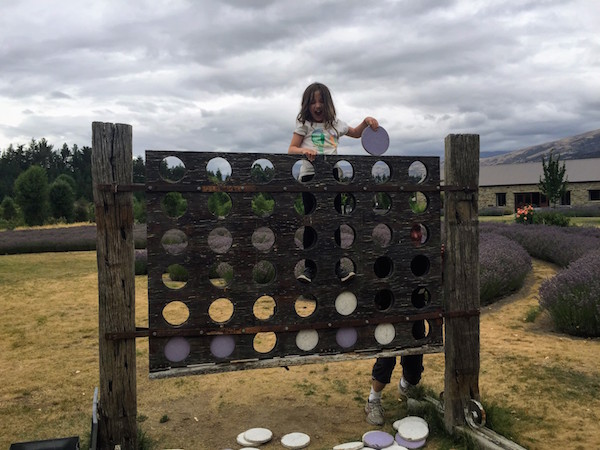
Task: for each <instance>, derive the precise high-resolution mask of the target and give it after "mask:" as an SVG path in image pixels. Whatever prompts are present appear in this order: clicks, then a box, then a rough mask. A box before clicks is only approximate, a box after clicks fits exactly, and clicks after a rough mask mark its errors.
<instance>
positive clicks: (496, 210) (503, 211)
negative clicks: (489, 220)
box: [479, 206, 512, 216]
mask: <svg viewBox="0 0 600 450" xmlns="http://www.w3.org/2000/svg"><path fill="white" fill-rule="evenodd" d="M511 214H512V211H511V210H510V209H508V208H505V207H504V206H487V207H485V208H481V209H480V210H479V215H480V216H510V215H511Z"/></svg>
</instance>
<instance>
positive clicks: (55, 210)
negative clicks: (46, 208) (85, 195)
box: [48, 180, 75, 223]
mask: <svg viewBox="0 0 600 450" xmlns="http://www.w3.org/2000/svg"><path fill="white" fill-rule="evenodd" d="M48 194H49V199H50V209H51V211H52V217H54V218H55V219H59V218H61V217H63V218H64V219H65V222H67V223H71V222H73V219H74V218H75V209H74V207H73V204H74V202H75V194H74V193H73V189H71V186H70V185H69V183H68V182H66V181H64V180H56V181H55V182H54V183H52V185H51V186H50V190H49V193H48Z"/></svg>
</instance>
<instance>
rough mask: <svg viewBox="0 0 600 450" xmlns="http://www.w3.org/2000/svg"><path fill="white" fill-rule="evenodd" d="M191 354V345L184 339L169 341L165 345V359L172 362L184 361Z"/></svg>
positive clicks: (175, 338)
mask: <svg viewBox="0 0 600 450" xmlns="http://www.w3.org/2000/svg"><path fill="white" fill-rule="evenodd" d="M189 354H190V343H189V342H188V341H187V339H185V338H182V337H174V338H172V339H169V341H168V342H167V345H165V357H166V358H167V359H168V360H169V361H171V362H179V361H183V360H184V359H185V358H187V357H188V355H189Z"/></svg>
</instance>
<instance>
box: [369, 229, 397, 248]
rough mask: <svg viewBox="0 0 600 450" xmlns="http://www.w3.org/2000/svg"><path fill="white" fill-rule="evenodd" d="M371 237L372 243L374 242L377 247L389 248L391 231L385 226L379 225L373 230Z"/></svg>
mask: <svg viewBox="0 0 600 450" xmlns="http://www.w3.org/2000/svg"><path fill="white" fill-rule="evenodd" d="M371 237H372V238H373V242H375V244H377V245H378V246H380V247H382V248H385V247H389V245H390V244H391V243H392V229H391V228H390V227H388V226H387V225H386V224H384V223H380V224H378V225H377V226H376V227H375V228H373V233H371Z"/></svg>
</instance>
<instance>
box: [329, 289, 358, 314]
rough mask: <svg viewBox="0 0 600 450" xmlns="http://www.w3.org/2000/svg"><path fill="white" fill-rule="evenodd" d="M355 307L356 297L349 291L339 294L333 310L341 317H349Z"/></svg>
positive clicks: (356, 303)
mask: <svg viewBox="0 0 600 450" xmlns="http://www.w3.org/2000/svg"><path fill="white" fill-rule="evenodd" d="M356 305H358V300H356V295H354V294H353V293H352V292H350V291H344V292H342V293H340V295H338V296H337V298H336V299H335V310H336V311H337V312H338V313H340V314H341V315H342V316H349V315H350V314H352V313H353V312H354V311H355V310H356Z"/></svg>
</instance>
